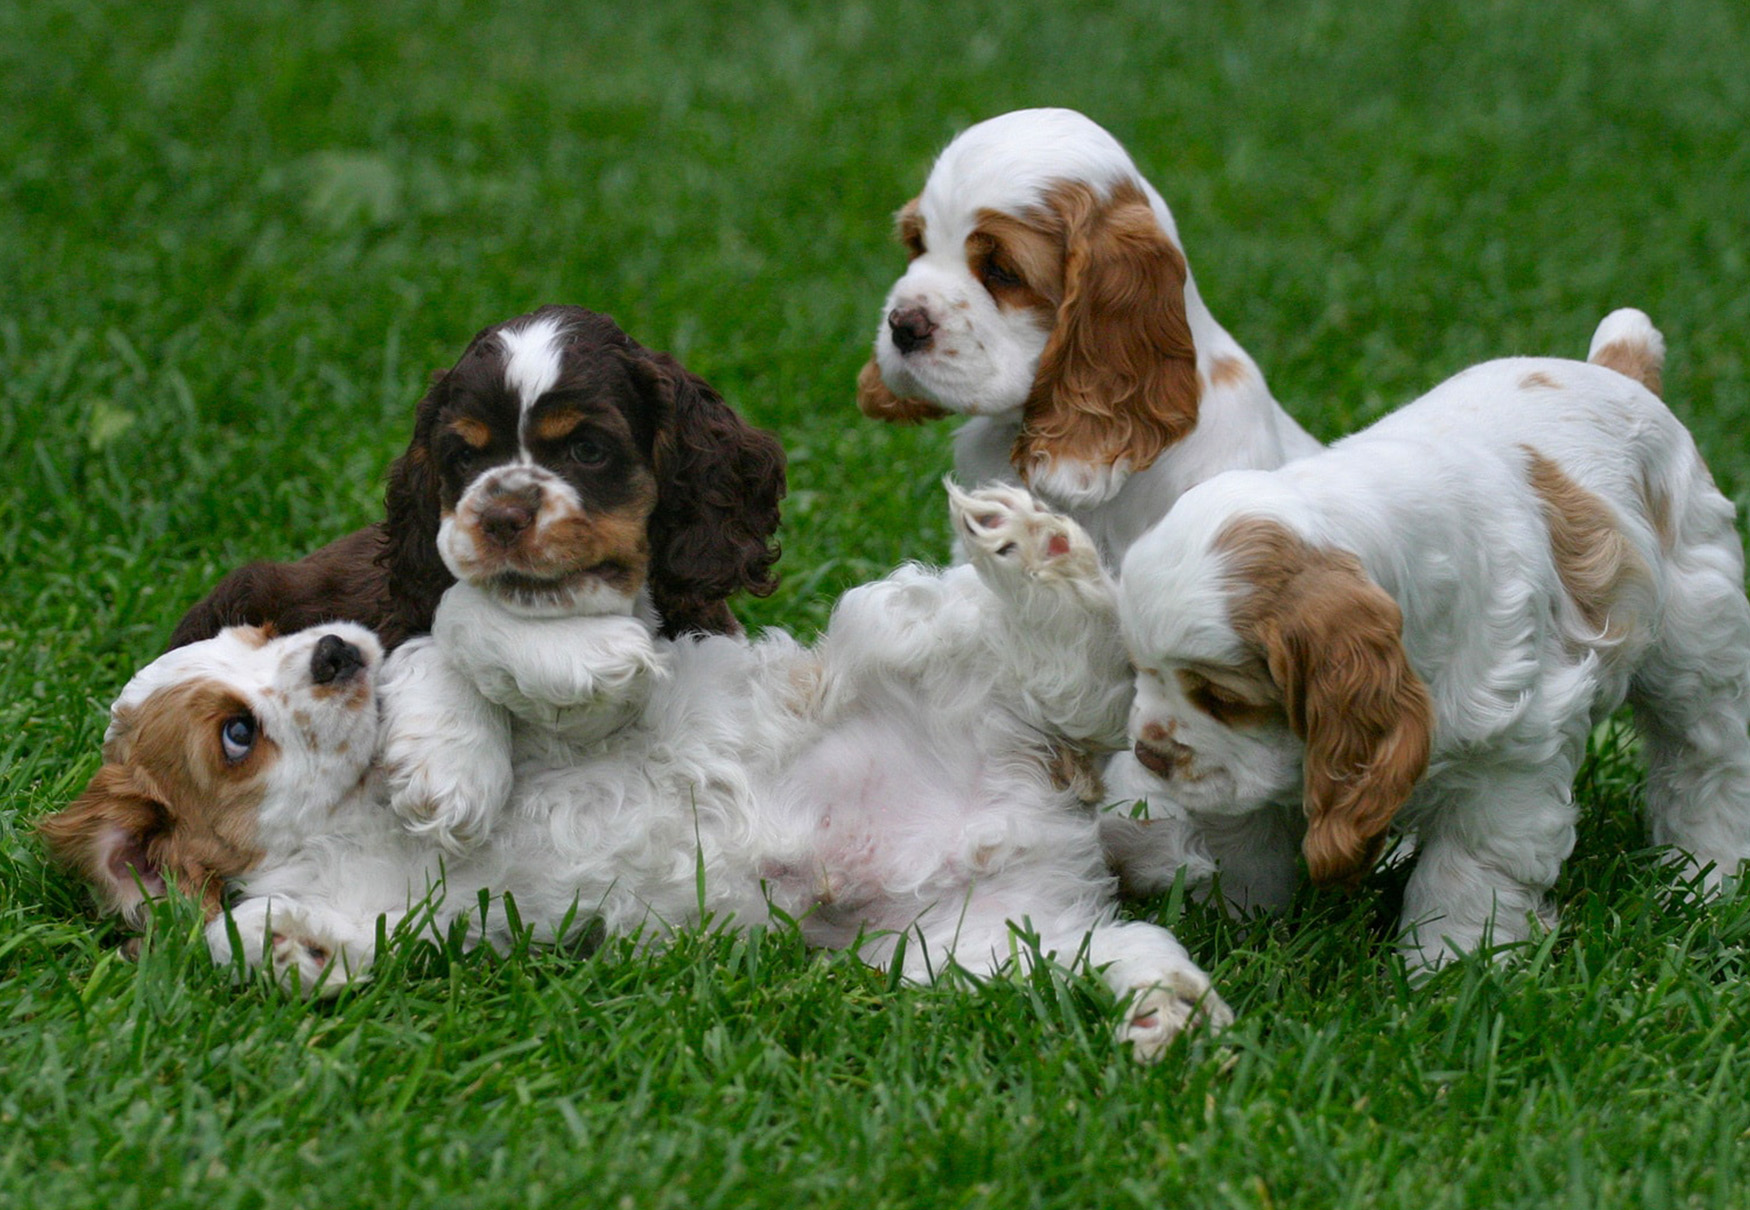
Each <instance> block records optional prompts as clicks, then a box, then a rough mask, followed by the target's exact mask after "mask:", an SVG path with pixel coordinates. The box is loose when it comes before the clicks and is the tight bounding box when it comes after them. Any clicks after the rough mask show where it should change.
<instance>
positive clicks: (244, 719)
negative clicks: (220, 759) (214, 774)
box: [219, 714, 255, 765]
mask: <svg viewBox="0 0 1750 1210" xmlns="http://www.w3.org/2000/svg"><path fill="white" fill-rule="evenodd" d="M219 746H220V747H221V748H223V749H224V751H225V759H226V760H227V761H229V762H230V763H231V764H233V765H234V764H236V763H237V762H238V761H240V760H242V759H243V758H244V757H245V756H248V755H249V753H250V750H251V749H253V748H254V747H255V716H254V715H252V714H236V715H232V716H231V717H230V718H228V719H226V720H225V721H224V723H222V724H221V725H220V727H219Z"/></svg>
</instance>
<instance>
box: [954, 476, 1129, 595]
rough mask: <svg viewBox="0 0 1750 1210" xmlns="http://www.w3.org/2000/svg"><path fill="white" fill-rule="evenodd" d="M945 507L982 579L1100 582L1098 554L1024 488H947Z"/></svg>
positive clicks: (1076, 528)
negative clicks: (1017, 577)
mask: <svg viewBox="0 0 1750 1210" xmlns="http://www.w3.org/2000/svg"><path fill="white" fill-rule="evenodd" d="M947 488H948V509H949V513H950V515H951V516H952V517H953V520H954V529H955V532H956V534H957V535H958V536H959V538H960V540H961V541H962V542H963V543H964V545H965V549H966V556H967V560H968V562H970V563H971V564H972V565H973V566H974V567H976V568H978V569H979V573H980V574H981V575H983V576H984V577H985V578H986V580H987V581H989V580H992V579H1009V578H1012V577H1014V576H1016V575H1020V576H1023V577H1026V578H1028V579H1032V580H1037V581H1042V582H1050V581H1080V580H1088V579H1096V580H1097V579H1099V578H1100V576H1101V574H1102V573H1101V571H1100V555H1099V552H1098V551H1097V550H1095V549H1094V543H1093V541H1092V539H1090V538H1089V537H1088V535H1087V533H1086V532H1085V531H1084V530H1083V529H1082V527H1081V526H1079V525H1077V524H1076V523H1075V522H1074V521H1072V520H1070V519H1069V518H1068V517H1065V516H1062V515H1060V514H1058V513H1054V512H1052V511H1051V510H1049V509H1047V508H1045V507H1044V506H1043V505H1041V504H1040V503H1039V502H1038V501H1037V500H1035V499H1034V498H1033V496H1032V495H1031V494H1030V493H1028V492H1027V491H1026V489H1024V488H1019V487H1002V486H989V487H981V488H979V489H978V490H977V491H971V492H966V491H962V490H960V488H958V487H956V486H955V485H954V484H952V483H949V484H947Z"/></svg>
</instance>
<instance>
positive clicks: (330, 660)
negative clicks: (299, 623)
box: [310, 634, 365, 685]
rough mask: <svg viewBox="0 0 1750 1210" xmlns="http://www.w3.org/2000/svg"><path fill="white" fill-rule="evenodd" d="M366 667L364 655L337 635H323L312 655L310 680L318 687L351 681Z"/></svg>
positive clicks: (317, 641)
mask: <svg viewBox="0 0 1750 1210" xmlns="http://www.w3.org/2000/svg"><path fill="white" fill-rule="evenodd" d="M364 666H365V657H364V653H363V652H361V651H360V650H359V649H358V648H357V647H356V646H354V645H353V644H351V643H349V642H347V641H346V640H345V639H343V638H341V637H340V636H339V635H337V634H325V635H323V636H322V637H321V638H320V639H318V640H316V650H315V651H313V652H311V653H310V679H311V680H312V681H314V682H315V683H316V684H318V685H338V684H341V683H343V682H345V681H348V680H351V679H352V678H353V677H354V676H355V675H357V674H358V671H359V669H361V668H363V667H364Z"/></svg>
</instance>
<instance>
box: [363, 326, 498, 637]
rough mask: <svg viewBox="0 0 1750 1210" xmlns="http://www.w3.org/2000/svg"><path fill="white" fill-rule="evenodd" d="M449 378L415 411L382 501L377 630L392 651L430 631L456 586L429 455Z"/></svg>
mask: <svg viewBox="0 0 1750 1210" xmlns="http://www.w3.org/2000/svg"><path fill="white" fill-rule="evenodd" d="M475 340H476V341H478V340H479V337H475ZM470 347H472V346H470ZM448 378H449V372H448V371H441V372H440V373H438V374H437V375H436V377H435V378H434V379H433V381H432V384H431V389H429V390H428V391H426V393H425V396H424V398H422V399H421V400H420V401H419V405H418V407H417V408H416V409H415V410H414V419H413V437H412V439H411V440H410V441H409V442H408V443H407V450H406V452H405V453H403V454H402V455H401V456H400V457H399V458H397V459H395V461H394V463H393V465H391V466H390V467H389V486H388V489H387V490H386V491H385V492H384V496H383V502H384V506H385V517H384V522H383V528H384V542H383V549H382V553H381V554H380V555H378V556H377V562H378V564H379V565H380V566H381V567H382V568H383V569H384V570H385V572H386V573H387V575H388V596H389V612H388V617H387V618H386V619H385V621H384V623H383V625H382V627H381V628H380V629H381V631H382V637H383V641H384V642H385V643H386V644H388V645H390V646H394V645H395V644H397V643H399V642H401V641H402V640H403V639H405V638H407V637H409V636H410V635H416V634H424V633H425V632H426V631H428V630H430V629H431V620H432V617H433V615H434V614H435V613H436V612H437V605H438V601H439V600H440V599H441V598H442V597H443V595H444V590H445V589H447V588H449V586H450V585H451V584H454V583H455V582H456V577H455V576H453V575H451V574H450V569H449V568H447V567H445V566H444V561H443V559H442V558H441V557H440V556H439V555H438V548H437V536H438V524H439V522H440V521H441V520H442V516H441V509H442V503H441V501H440V499H439V495H438V468H437V466H436V464H435V461H434V459H435V455H434V453H433V452H432V438H433V436H434V431H435V429H436V427H437V418H438V414H439V412H440V411H441V410H442V409H443V405H444V400H445V395H446V391H447V383H448Z"/></svg>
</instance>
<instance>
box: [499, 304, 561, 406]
mask: <svg viewBox="0 0 1750 1210" xmlns="http://www.w3.org/2000/svg"><path fill="white" fill-rule="evenodd" d="M564 335H565V324H564V322H563V321H562V320H560V319H559V318H558V317H557V316H551V315H549V316H543V317H542V318H540V319H537V320H535V321H534V322H533V323H530V324H526V325H524V326H523V327H521V328H515V329H511V328H506V329H504V330H502V331H500V332H499V333H498V343H499V345H500V346H501V347H502V348H503V349H504V358H505V360H504V381H505V385H506V386H508V387H510V389H511V390H513V391H515V392H516V393H517V398H518V399H519V400H520V401H521V402H522V408H523V413H524V414H525V415H526V414H527V413H528V410H529V409H530V408H532V407H534V406H535V401H536V400H537V399H539V398H540V397H541V396H542V395H544V394H546V393H547V392H548V391H550V390H552V389H553V384H554V383H556V382H558V381H559V367H560V361H561V354H562V353H563V351H564V348H565V341H564Z"/></svg>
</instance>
